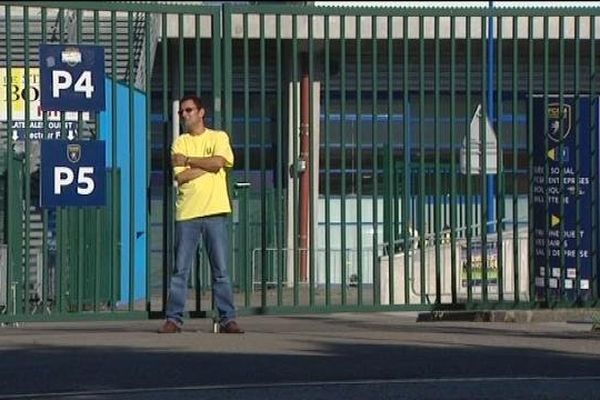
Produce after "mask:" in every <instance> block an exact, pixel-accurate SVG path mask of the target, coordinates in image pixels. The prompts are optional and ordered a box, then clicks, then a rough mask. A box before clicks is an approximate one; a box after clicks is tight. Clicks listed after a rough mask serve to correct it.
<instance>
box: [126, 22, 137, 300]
mask: <svg viewBox="0 0 600 400" xmlns="http://www.w3.org/2000/svg"><path fill="white" fill-rule="evenodd" d="M127 23H128V29H127V44H128V46H129V49H128V54H127V56H128V59H129V62H128V64H127V65H128V74H127V75H128V77H129V82H128V94H129V96H128V97H129V98H128V100H129V102H128V110H129V112H128V115H129V116H130V117H129V151H130V154H131V155H132V157H130V158H129V210H128V214H129V265H128V266H127V268H129V304H128V306H129V311H133V309H134V300H135V278H136V276H135V265H136V259H135V242H136V227H135V196H134V195H135V159H136V158H135V156H134V155H135V118H134V117H133V116H134V106H133V93H134V89H135V85H134V72H133V64H134V59H135V56H134V54H133V34H134V32H132V29H133V13H132V12H131V11H129V12H128V13H127Z"/></svg>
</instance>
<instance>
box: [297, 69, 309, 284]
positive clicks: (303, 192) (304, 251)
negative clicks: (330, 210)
mask: <svg viewBox="0 0 600 400" xmlns="http://www.w3.org/2000/svg"><path fill="white" fill-rule="evenodd" d="M309 89H310V85H309V79H308V74H304V75H303V76H302V83H301V85H300V160H301V162H304V165H305V168H304V170H303V171H302V172H301V173H300V201H299V203H300V204H299V205H300V281H301V282H306V281H307V280H308V219H309V197H310V188H309V184H310V180H309V177H310V172H309V171H310V167H309V162H308V161H309V160H308V148H309V140H308V132H309V127H310V123H309V119H310V110H309Z"/></svg>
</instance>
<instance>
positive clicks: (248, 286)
mask: <svg viewBox="0 0 600 400" xmlns="http://www.w3.org/2000/svg"><path fill="white" fill-rule="evenodd" d="M243 21H244V30H243V35H244V39H243V46H244V53H243V54H244V181H246V182H249V180H250V49H249V41H248V14H247V13H244V17H243ZM242 196H243V197H244V201H243V203H242V204H243V207H242V215H243V216H244V218H243V220H244V221H245V222H246V223H245V224H243V226H242V231H243V236H242V237H243V243H244V244H243V246H242V249H243V251H242V254H241V255H240V256H241V259H242V262H241V264H242V265H243V266H244V272H243V276H244V278H243V288H244V304H245V306H246V307H248V306H249V305H250V303H251V297H250V296H251V294H252V288H253V281H254V276H253V271H252V268H251V267H249V266H250V262H249V260H248V252H252V249H251V245H250V204H249V200H250V199H248V196H247V194H246V191H244V192H243V194H242Z"/></svg>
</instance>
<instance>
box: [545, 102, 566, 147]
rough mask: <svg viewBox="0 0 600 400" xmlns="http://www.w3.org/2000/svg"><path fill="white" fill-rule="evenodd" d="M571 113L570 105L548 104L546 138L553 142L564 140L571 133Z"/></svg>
mask: <svg viewBox="0 0 600 400" xmlns="http://www.w3.org/2000/svg"><path fill="white" fill-rule="evenodd" d="M571 121H572V112H571V105H570V104H563V106H562V111H561V109H560V104H559V103H550V104H548V138H549V139H550V140H553V141H555V142H560V141H562V140H563V139H565V138H566V137H567V136H568V135H569V133H570V132H571Z"/></svg>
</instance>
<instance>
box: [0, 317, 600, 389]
mask: <svg viewBox="0 0 600 400" xmlns="http://www.w3.org/2000/svg"><path fill="white" fill-rule="evenodd" d="M417 317H418V314H417V313H369V314H355V313H347V314H320V315H308V316H303V315H298V316H248V317H242V318H240V319H239V322H240V324H241V325H242V327H243V328H244V329H245V330H246V331H247V333H246V334H244V335H225V334H213V333H212V326H211V320H209V319H201V320H188V321H187V322H186V324H185V326H184V331H183V333H180V334H172V335H158V334H156V333H154V332H155V330H156V329H157V328H158V326H160V324H161V321H158V320H153V321H131V322H129V321H120V322H77V323H26V324H25V325H23V326H21V327H18V328H15V327H4V328H0V357H1V359H2V362H1V363H0V399H18V398H43V399H48V398H68V399H75V398H77V399H111V400H112V399H159V398H160V399H197V398H201V399H205V398H206V399H222V398H233V397H237V398H242V399H269V398H274V399H275V398H276V399H304V398H306V399H311V400H312V399H338V398H339V399H366V398H369V399H377V398H390V399H391V398H394V399H396V398H407V399H413V398H414V399H464V398H489V399H505V398H516V399H520V398H522V399H537V398H540V399H542V398H543V399H571V398H572V399H588V398H589V399H597V398H600V389H598V388H600V334H599V333H597V332H592V331H591V326H592V324H591V323H587V322H585V321H583V322H582V321H578V323H570V322H565V321H562V322H560V321H559V322H556V321H555V322H540V323H519V322H513V323H505V322H463V321H441V322H438V321H434V322H416V320H417Z"/></svg>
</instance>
